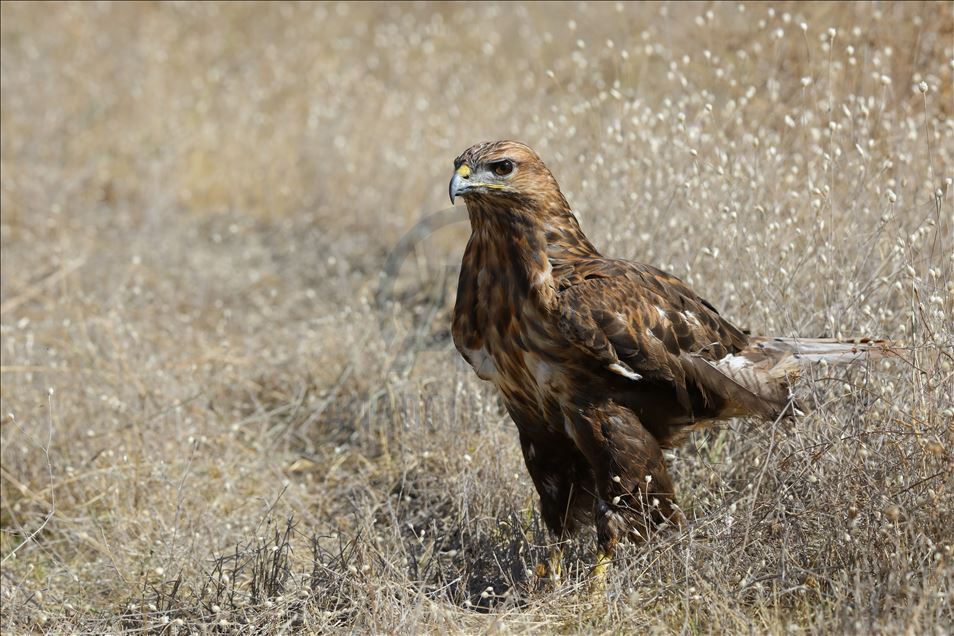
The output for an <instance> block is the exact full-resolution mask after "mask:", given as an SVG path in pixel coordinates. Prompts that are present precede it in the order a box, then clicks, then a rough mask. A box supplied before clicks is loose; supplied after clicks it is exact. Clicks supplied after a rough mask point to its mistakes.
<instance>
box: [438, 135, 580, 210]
mask: <svg viewBox="0 0 954 636" xmlns="http://www.w3.org/2000/svg"><path fill="white" fill-rule="evenodd" d="M457 197H466V198H467V199H470V200H474V199H476V200H480V201H482V202H493V201H494V200H498V199H500V200H507V199H510V200H523V201H528V200H529V201H534V202H539V201H540V200H541V199H542V198H546V197H557V198H559V199H562V198H563V196H562V195H561V194H560V188H559V186H557V183H556V180H555V179H554V178H553V175H551V174H550V171H549V170H548V169H547V167H546V166H545V165H543V162H542V161H541V160H540V157H538V156H537V153H535V152H534V151H533V150H531V149H530V148H529V146H527V145H525V144H522V143H520V142H519V141H492V142H490V141H488V142H483V143H479V144H477V145H475V146H471V147H470V148H468V149H467V150H465V151H464V152H463V153H461V155H460V156H459V157H457V159H455V160H454V176H453V177H452V178H451V182H450V198H451V203H453V202H454V199H456V198H457Z"/></svg>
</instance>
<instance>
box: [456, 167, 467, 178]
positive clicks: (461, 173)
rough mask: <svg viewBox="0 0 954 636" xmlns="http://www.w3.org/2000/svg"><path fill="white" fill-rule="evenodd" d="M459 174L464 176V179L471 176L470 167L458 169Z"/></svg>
mask: <svg viewBox="0 0 954 636" xmlns="http://www.w3.org/2000/svg"><path fill="white" fill-rule="evenodd" d="M457 174H459V175H460V176H462V177H464V178H467V177H469V176H470V166H467V165H463V166H461V167H460V168H458V169H457Z"/></svg>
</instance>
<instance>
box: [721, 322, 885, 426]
mask: <svg viewBox="0 0 954 636" xmlns="http://www.w3.org/2000/svg"><path fill="white" fill-rule="evenodd" d="M750 342H751V344H750V346H748V347H747V348H745V349H743V350H742V351H740V352H738V353H736V354H730V355H727V356H726V357H724V358H722V359H721V360H717V361H715V362H711V363H709V366H711V367H712V370H713V371H716V372H718V376H719V377H718V378H713V377H712V374H711V373H709V374H708V375H709V376H710V380H716V379H718V380H721V382H720V384H722V385H723V387H729V388H731V390H729V391H723V392H722V394H723V395H727V396H731V398H730V399H729V401H728V402H729V403H728V404H727V411H726V413H725V416H727V417H728V416H736V415H744V414H754V415H761V416H763V417H770V418H771V417H778V416H779V415H781V414H782V413H785V412H786V410H789V412H791V409H789V407H793V408H798V406H797V404H796V403H795V401H794V396H793V394H792V388H791V385H792V382H793V380H795V379H796V378H798V376H799V375H801V371H802V369H803V367H805V366H807V365H809V364H811V363H813V362H827V363H829V364H852V363H857V362H864V361H866V360H870V359H872V358H878V357H881V356H884V355H889V354H895V355H897V354H899V353H900V352H901V348H900V347H898V346H897V345H894V344H892V343H891V342H889V341H887V340H875V339H872V338H852V339H835V338H768V337H754V338H752V339H751V340H750Z"/></svg>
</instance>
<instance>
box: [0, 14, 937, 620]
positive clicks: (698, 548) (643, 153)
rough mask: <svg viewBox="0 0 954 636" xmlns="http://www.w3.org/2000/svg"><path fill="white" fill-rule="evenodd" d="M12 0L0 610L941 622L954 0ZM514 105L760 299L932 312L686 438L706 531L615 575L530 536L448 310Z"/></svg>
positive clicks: (631, 227)
mask: <svg viewBox="0 0 954 636" xmlns="http://www.w3.org/2000/svg"><path fill="white" fill-rule="evenodd" d="M0 17H2V27H0V29H2V30H0V33H2V44H0V49H2V60H0V78H2V100H0V103H2V113H0V124H2V138H0V168H2V179H0V209H2V223H0V245H2V254H0V265H2V276H0V333H2V369H0V371H2V375H0V377H2V390H0V402H2V411H0V412H2V413H3V414H4V417H3V420H2V428H0V435H2V472H0V476H2V479H0V494H2V504H0V527H2V534H0V552H2V556H0V558H2V582H0V599H2V610H0V627H2V629H3V631H4V633H19V632H25V631H31V630H42V631H51V632H106V631H109V632H121V631H152V632H160V633H186V632H197V633H204V632H210V631H222V632H240V633H246V632H253V631H264V632H283V631H284V632H291V631H298V630H304V631H309V632H326V631H356V632H367V631H370V632H388V633H394V632H406V633H419V632H550V631H554V630H556V631H577V630H579V631H589V632H614V633H620V632H622V633H628V632H633V631H638V632H652V633H657V632H660V633H666V632H680V633H689V632H693V633H695V632H718V631H723V632H729V633H740V632H745V633H778V634H781V633H790V632H796V633H802V632H807V633H831V632H854V633H870V632H873V631H875V632H898V633H902V632H903V633H932V634H947V633H951V631H952V629H954V628H952V625H954V616H952V602H951V601H952V593H954V585H952V583H954V575H952V573H954V568H952V557H954V555H952V547H951V545H952V530H951V528H952V527H954V515H952V506H954V501H952V479H951V470H952V459H951V458H952V455H951V453H952V446H951V442H952V433H954V431H952V417H954V399H952V392H954V389H952V385H954V380H952V373H954V368H952V361H954V358H952V348H954V324H952V323H954V321H952V318H951V316H952V315H954V301H952V298H954V278H952V268H954V259H952V255H954V238H952V236H954V230H952V226H954V218H952V210H954V206H952V196H954V194H952V192H951V187H950V186H951V177H952V176H954V143H952V140H954V119H952V118H954V91H952V58H954V40H952V38H954V17H952V11H951V6H950V4H949V3H937V4H935V3H927V2H923V3H894V4H892V3H883V4H881V3H879V4H867V3H866V4H821V5H805V4H801V3H786V4H771V5H765V4H742V5H737V4H708V3H706V4H694V5H693V4H668V5H650V4H642V5H613V4H600V5H587V4H568V5H536V4H534V5H510V4H499V5H443V4H442V5H420V4H415V5H367V4H360V5H359V4H354V5H325V4H321V5H272V4H246V3H239V4H228V5H220V4H145V3H136V4H116V5H114V4H95V5H91V4H19V3H17V4H14V3H4V4H3V5H2V8H0ZM922 89H923V90H922ZM504 137H512V138H518V139H521V140H524V141H527V142H529V143H530V144H531V145H532V146H533V147H535V148H536V149H537V150H538V151H539V153H540V154H541V156H542V157H543V158H544V160H545V161H546V162H547V163H548V165H549V166H550V167H551V168H552V170H553V172H554V173H555V175H556V176H557V178H558V180H559V181H560V183H561V184H562V186H563V188H564V191H565V193H566V194H567V197H568V199H569V200H570V202H571V204H572V205H574V206H575V208H576V209H577V210H578V211H579V216H580V219H581V222H582V224H583V226H584V228H585V229H586V230H587V232H588V233H589V234H590V236H591V237H592V238H593V240H594V241H595V242H596V243H597V245H598V246H599V247H601V248H602V249H603V250H604V251H605V252H606V253H609V254H613V255H619V256H624V257H630V258H636V259H639V260H643V261H647V262H651V263H654V264H657V265H661V266H663V267H666V268H668V269H670V270H671V271H673V272H674V273H676V274H677V275H679V276H681V277H683V278H684V279H686V280H687V281H689V282H690V283H691V284H692V285H693V286H694V287H695V288H697V289H698V290H699V292H700V293H702V294H703V295H704V296H706V297H707V298H709V299H710V300H712V301H713V302H714V303H716V304H717V305H718V306H719V307H720V308H722V309H723V313H725V314H726V315H727V316H728V317H730V319H732V320H734V321H736V322H737V323H739V324H742V325H744V326H746V327H748V328H750V329H752V330H753V331H754V332H759V333H771V334H783V335H790V334H799V335H805V336H827V335H854V334H866V335H872V336H882V337H892V338H895V339H897V340H900V341H903V342H904V343H905V345H906V346H907V347H908V353H907V355H906V356H905V359H904V360H890V361H887V362H884V363H882V362H878V363H873V364H871V365H870V367H869V368H863V369H862V368H856V369H850V370H835V369H825V368H818V369H816V370H815V372H814V378H813V379H812V380H811V381H808V382H806V383H804V386H802V387H801V389H800V392H801V394H802V396H803V400H804V401H805V402H807V403H810V404H811V405H812V406H813V407H814V409H813V411H812V413H811V414H809V415H808V416H806V417H804V418H802V419H800V420H799V421H798V422H797V423H796V424H778V425H767V424H760V423H756V422H753V421H738V422H734V423H732V424H731V425H728V426H726V427H724V429H723V430H720V431H710V432H707V433H702V434H698V435H696V436H695V437H694V438H693V439H692V441H691V442H690V443H689V444H688V445H687V446H686V447H684V448H682V449H680V450H679V451H677V452H675V453H673V455H672V457H671V460H670V465H671V468H672V472H673V474H674V477H675V479H676V483H677V489H678V493H677V494H678V496H679V497H680V500H681V501H682V502H683V507H684V509H685V510H686V511H687V513H688V515H689V517H690V518H691V520H692V523H691V525H690V529H689V531H688V532H685V533H682V534H671V535H660V536H657V537H654V538H653V540H652V542H651V543H650V544H649V545H647V546H642V547H633V546H629V547H626V548H625V549H623V550H621V558H620V564H619V566H618V567H617V568H615V569H614V571H613V573H612V574H611V578H610V581H609V584H608V586H607V589H606V593H605V594H604V595H602V596H600V597H598V598H594V597H591V596H590V595H588V594H586V593H584V591H583V588H584V582H585V578H586V571H587V566H588V564H590V563H591V562H592V556H593V547H592V546H593V541H592V537H590V536H583V537H581V538H580V539H579V540H577V541H575V542H573V543H572V544H571V545H570V547H569V552H568V557H567V565H568V568H569V572H568V575H567V577H566V580H565V582H564V585H563V586H562V587H561V588H560V589H557V590H551V589H547V588H546V587H544V586H542V585H540V584H539V583H538V582H536V581H535V579H534V577H533V575H532V573H529V570H531V569H532V566H533V564H534V563H535V562H536V561H537V560H538V559H539V558H540V557H541V556H542V555H544V554H545V553H546V550H547V547H548V542H549V541H550V538H549V537H547V535H546V533H545V531H544V529H543V528H542V525H541V522H540V519H539V515H538V513H537V511H536V502H535V496H534V493H533V488H532V485H531V484H530V480H529V479H528V477H527V475H526V473H525V469H524V467H523V462H522V459H521V456H520V452H519V448H518V445H517V440H516V436H515V434H514V430H513V426H512V424H511V423H510V422H509V419H508V418H507V416H506V414H505V413H504V412H503V411H502V409H501V408H500V406H499V404H498V403H497V400H496V398H495V396H494V394H493V392H492V391H491V390H489V389H488V387H487V386H485V385H483V384H482V383H480V382H479V381H478V380H477V379H476V378H475V377H474V376H473V373H472V372H471V371H470V370H469V369H468V368H466V366H465V365H464V364H463V363H462V362H461V361H460V360H459V359H458V356H457V355H456V353H455V352H454V351H453V347H452V345H451V344H450V338H449V330H448V315H449V305H450V302H451V300H452V298H453V293H454V286H455V280H456V278H455V276H454V267H455V266H456V264H457V263H458V262H459V257H460V253H461V251H462V249H463V243H464V240H465V238H466V234H467V227H466V224H465V223H457V224H450V225H442V221H443V220H446V219H445V217H430V216H429V214H430V213H432V212H436V211H439V210H442V209H443V208H445V207H446V203H445V198H444V197H445V196H446V183H447V180H448V179H449V176H450V172H451V161H452V159H453V157H454V156H456V155H457V154H458V153H459V152H460V151H461V150H463V149H464V148H466V147H467V146H469V145H471V144H472V143H474V142H477V141H481V140H486V139H494V138H504ZM422 218H427V219H430V220H431V221H430V222H429V223H424V224H423V225H422V226H421V227H422V228H423V229H422V230H421V231H419V232H418V233H416V234H412V235H410V237H408V236H407V233H408V232H409V231H410V230H411V228H412V227H413V226H415V224H416V223H418V221H420V220H421V219H422ZM438 226H439V227H438ZM402 237H405V240H404V242H401V238H402ZM396 246H400V249H398V250H397V252H396V251H395V249H396ZM405 248H406V249H405Z"/></svg>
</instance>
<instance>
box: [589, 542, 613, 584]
mask: <svg viewBox="0 0 954 636" xmlns="http://www.w3.org/2000/svg"><path fill="white" fill-rule="evenodd" d="M612 562H613V559H612V558H611V557H610V556H609V555H608V554H606V553H605V552H603V551H602V550H600V551H599V552H597V553H596V565H594V566H593V571H592V572H591V573H590V585H591V587H592V589H593V590H594V591H597V590H601V589H603V586H604V585H605V584H606V573H607V572H609V567H610V564H611V563H612Z"/></svg>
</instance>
